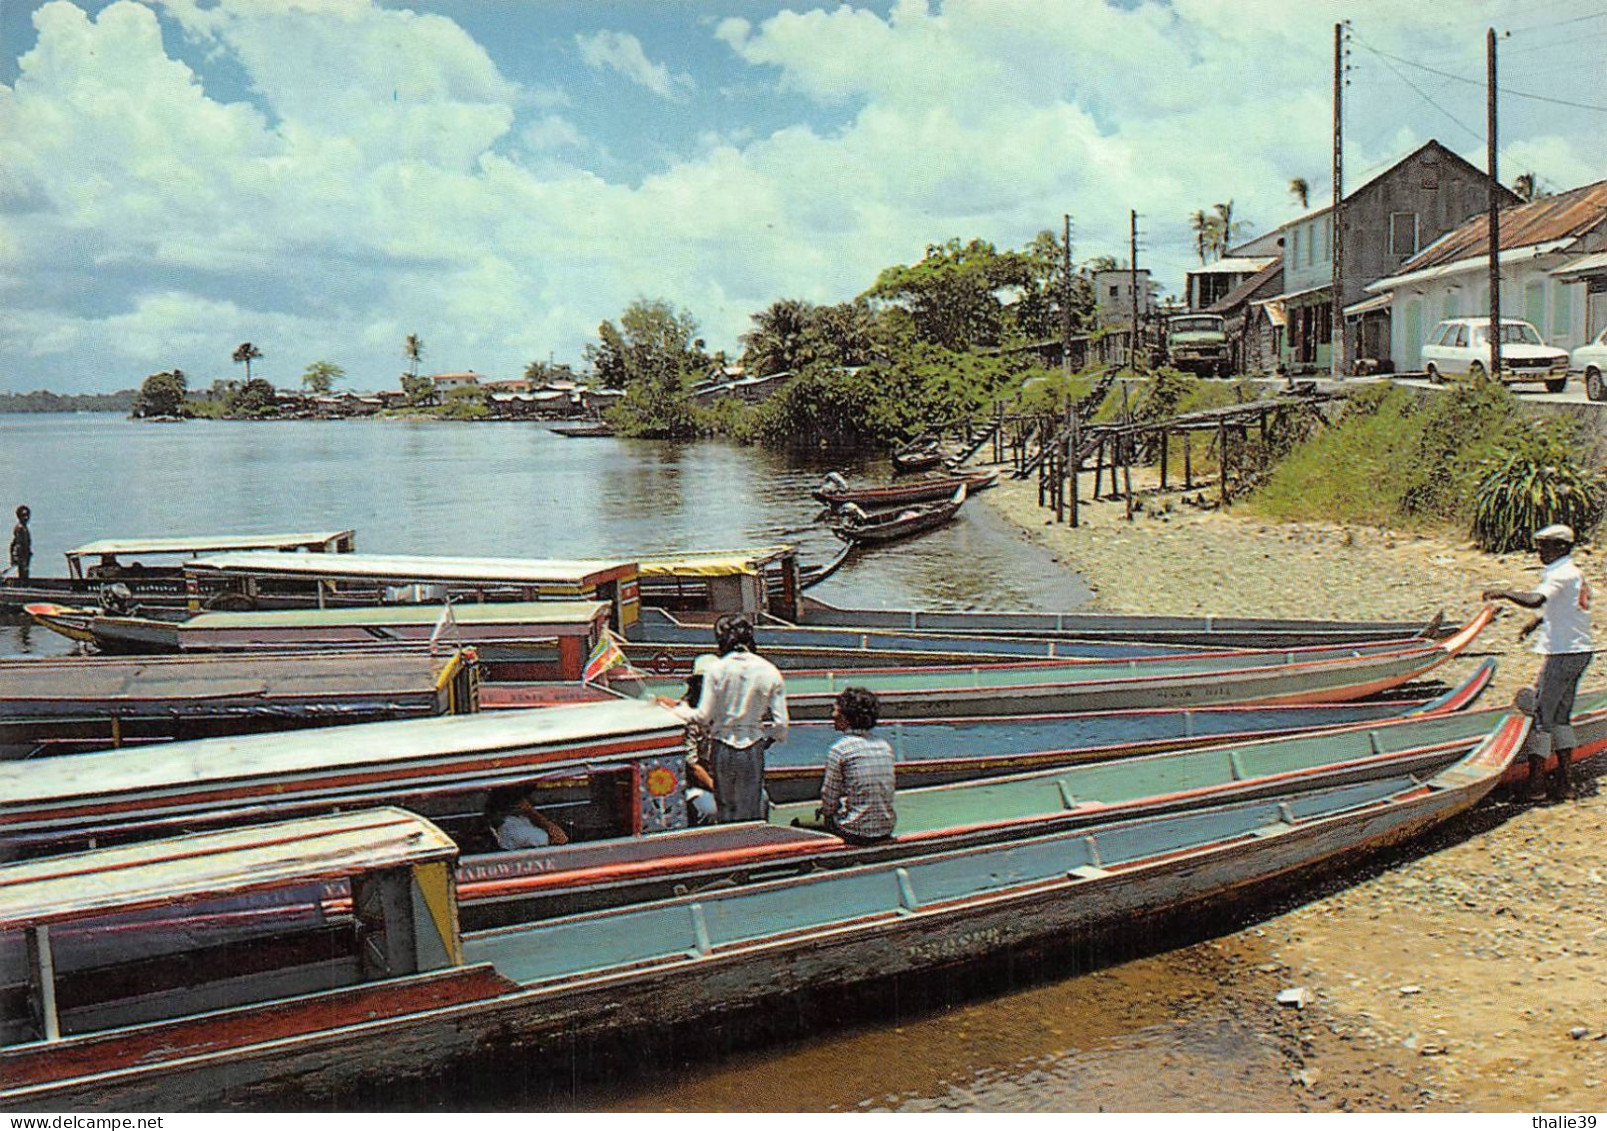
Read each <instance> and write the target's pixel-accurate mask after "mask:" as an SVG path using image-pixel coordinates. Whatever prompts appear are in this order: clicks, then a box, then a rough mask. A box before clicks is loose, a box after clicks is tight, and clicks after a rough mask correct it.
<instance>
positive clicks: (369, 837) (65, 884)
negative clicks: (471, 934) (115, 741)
mask: <svg viewBox="0 0 1607 1131" xmlns="http://www.w3.org/2000/svg"><path fill="white" fill-rule="evenodd" d="M457 851H458V848H457V845H456V844H454V843H453V842H452V840H451V839H450V838H449V837H448V836H447V835H446V834H445V833H443V832H442V831H441V830H440V829H438V828H436V827H435V826H434V825H432V824H431V823H430V822H429V821H426V820H424V818H422V817H415V816H414V815H413V814H411V813H407V812H404V811H403V810H401V809H391V808H384V809H369V810H365V811H362V812H356V813H336V814H333V815H330V816H324V817H308V818H303V819H301V820H295V821H284V822H281V823H278V824H271V825H256V826H253V827H250V828H243V829H231V830H229V831H227V832H211V833H196V834H193V835H191V836H182V837H174V838H171V839H168V840H157V841H147V842H146V843H144V844H130V845H123V846H121V847H117V848H102V849H97V850H95V851H92V852H81V853H74V854H72V855H70V856H55V857H51V858H49V859H45V860H30V861H24V862H22V863H16V864H8V865H6V866H5V868H3V869H0V873H3V874H0V930H14V929H17V928H22V927H33V926H41V925H46V924H50V923H56V922H61V921H63V920H72V919H78V918H83V917H85V916H91V915H98V914H103V913H105V912H107V911H117V912H124V911H137V910H140V909H142V908H147V907H153V906H159V905H162V904H169V903H175V902H180V901H184V900H189V899H197V898H204V897H215V896H226V895H232V894H235V893H237V892H242V891H250V890H253V889H260V888H268V887H273V886H276V885H281V884H285V883H291V882H317V881H319V880H322V879H336V878H339V877H342V876H349V875H355V874H358V873H363V872H371V871H375V870H377V869H382V868H395V867H401V866H404V865H417V864H422V863H427V862H429V861H432V860H448V859H451V858H453V857H455V856H456V855H457Z"/></svg>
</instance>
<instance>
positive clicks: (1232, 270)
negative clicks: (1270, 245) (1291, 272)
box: [1184, 255, 1280, 275]
mask: <svg viewBox="0 0 1607 1131" xmlns="http://www.w3.org/2000/svg"><path fill="white" fill-rule="evenodd" d="M1279 261H1280V260H1279V258H1278V257H1277V256H1275V255H1274V256H1268V255H1230V256H1228V257H1226V258H1224V259H1218V260H1217V261H1216V262H1215V263H1207V264H1206V265H1205V266H1204V267H1190V268H1189V269H1188V270H1187V271H1186V272H1184V274H1187V275H1245V274H1254V273H1255V272H1257V271H1261V270H1265V269H1266V268H1267V267H1268V266H1270V265H1271V264H1273V263H1277V262H1279Z"/></svg>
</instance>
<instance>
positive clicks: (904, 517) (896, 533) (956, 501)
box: [831, 483, 965, 543]
mask: <svg viewBox="0 0 1607 1131" xmlns="http://www.w3.org/2000/svg"><path fill="white" fill-rule="evenodd" d="M964 505H965V485H964V484H963V483H962V484H961V485H960V486H958V487H956V488H955V489H954V494H953V495H951V496H949V498H947V499H942V500H938V501H936V502H930V503H915V504H912V505H909V506H903V507H895V508H894V509H892V510H887V511H876V512H874V513H872V512H868V511H866V510H864V509H863V508H862V507H859V506H858V505H857V504H852V503H850V504H846V505H845V506H844V507H843V508H842V509H841V510H840V511H839V512H838V515H837V517H836V518H834V519H833V520H832V523H831V532H832V533H833V534H835V535H836V536H837V537H839V538H841V539H842V540H843V541H844V542H870V543H881V542H897V541H899V540H900V539H904V538H913V537H914V536H915V535H917V534H925V533H926V532H927V531H929V530H936V529H937V528H938V527H940V526H946V525H948V524H949V523H950V522H953V521H954V516H955V515H957V514H959V513H960V508H961V507H962V506H964Z"/></svg>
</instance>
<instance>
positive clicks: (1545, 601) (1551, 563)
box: [1484, 523, 1591, 799]
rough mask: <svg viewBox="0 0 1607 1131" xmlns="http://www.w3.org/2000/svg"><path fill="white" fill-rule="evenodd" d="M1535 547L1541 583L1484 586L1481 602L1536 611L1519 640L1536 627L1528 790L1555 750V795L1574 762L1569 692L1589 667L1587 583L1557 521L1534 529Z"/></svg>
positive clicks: (1567, 532) (1562, 792)
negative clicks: (1538, 659) (1527, 587)
mask: <svg viewBox="0 0 1607 1131" xmlns="http://www.w3.org/2000/svg"><path fill="white" fill-rule="evenodd" d="M1534 546H1535V550H1536V551H1538V552H1539V554H1540V561H1541V562H1542V563H1543V564H1544V565H1545V569H1544V570H1542V571H1541V574H1540V584H1539V585H1538V586H1536V587H1535V589H1534V590H1533V591H1532V592H1527V593H1525V592H1519V591H1516V590H1511V589H1486V590H1485V591H1484V599H1485V600H1486V601H1495V600H1505V601H1511V602H1512V603H1513V604H1515V605H1522V606H1523V607H1524V608H1526V609H1539V610H1540V615H1539V616H1536V617H1535V618H1534V619H1533V620H1531V621H1530V622H1529V623H1528V624H1526V625H1524V626H1523V629H1522V631H1521V632H1520V633H1519V634H1518V638H1519V639H1520V640H1521V639H1523V638H1524V637H1526V636H1528V635H1529V634H1530V633H1532V632H1534V631H1535V629H1537V628H1538V629H1539V630H1540V633H1539V635H1538V636H1536V637H1535V642H1534V650H1535V651H1536V652H1537V653H1539V654H1540V655H1542V656H1544V657H1545V662H1544V664H1542V665H1541V668H1540V677H1539V678H1538V679H1537V680H1535V685H1534V697H1535V719H1534V730H1533V732H1532V733H1531V736H1530V740H1529V747H1528V752H1529V781H1530V782H1531V786H1530V789H1531V791H1533V792H1538V786H1539V783H1540V782H1541V781H1543V780H1544V773H1545V765H1546V757H1547V755H1549V754H1551V753H1553V752H1555V753H1556V755H1557V768H1556V770H1555V772H1554V773H1553V775H1552V778H1551V788H1550V790H1549V793H1550V795H1551V796H1552V797H1554V798H1558V799H1561V798H1564V797H1567V796H1568V765H1569V763H1570V762H1571V761H1572V760H1573V753H1574V747H1575V745H1576V743H1575V741H1574V732H1573V727H1572V726H1570V725H1569V724H1570V722H1571V721H1572V719H1573V711H1574V692H1575V690H1577V688H1578V687H1579V677H1580V676H1582V675H1584V674H1585V668H1586V667H1588V666H1589V665H1590V655H1591V642H1590V583H1589V582H1588V581H1586V580H1585V578H1584V575H1583V574H1581V573H1580V572H1579V567H1578V566H1576V565H1574V562H1573V557H1572V554H1573V547H1574V532H1573V528H1572V527H1570V526H1564V525H1563V524H1561V523H1556V524H1554V525H1552V526H1548V527H1546V528H1545V529H1544V530H1537V531H1535V534H1534Z"/></svg>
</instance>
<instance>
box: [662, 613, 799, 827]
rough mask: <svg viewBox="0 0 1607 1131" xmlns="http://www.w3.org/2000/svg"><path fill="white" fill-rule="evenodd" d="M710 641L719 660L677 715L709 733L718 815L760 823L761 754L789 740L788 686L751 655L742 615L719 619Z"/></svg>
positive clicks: (749, 628) (750, 627) (750, 640)
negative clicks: (695, 698) (693, 700)
mask: <svg viewBox="0 0 1607 1131" xmlns="http://www.w3.org/2000/svg"><path fill="white" fill-rule="evenodd" d="M714 639H715V642H716V650H717V651H718V653H719V658H718V659H717V660H716V661H715V662H714V663H713V664H710V665H709V666H708V669H707V670H706V671H705V672H704V675H703V688H702V694H701V696H700V698H699V700H698V703H697V706H695V707H693V706H690V705H683V706H681V707H680V708H679V709H678V711H677V714H679V715H680V717H681V718H682V719H683V720H684V721H686V722H687V723H690V724H694V725H697V726H701V727H704V728H706V729H707V731H708V733H709V759H708V769H709V772H710V773H711V774H713V775H714V804H715V813H716V815H717V817H718V819H719V820H720V821H722V822H723V821H762V820H763V819H764V815H765V808H766V801H765V796H764V752H765V751H766V750H767V749H769V748H770V746H772V745H773V744H775V743H777V742H785V741H786V738H787V689H786V685H785V684H784V683H783V682H782V679H781V673H780V672H779V671H777V670H776V667H775V665H774V664H772V663H770V661H768V660H765V659H763V658H761V657H759V656H757V655H755V654H754V651H753V647H754V645H753V624H752V622H750V621H749V620H748V619H747V618H746V617H729V616H728V617H721V618H720V619H719V620H718V621H716V622H715V624H714Z"/></svg>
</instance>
